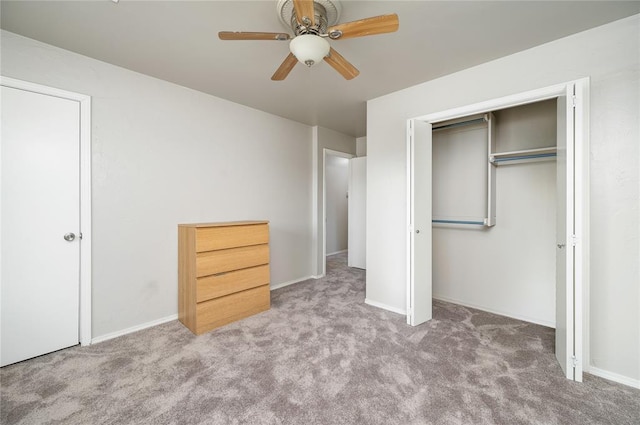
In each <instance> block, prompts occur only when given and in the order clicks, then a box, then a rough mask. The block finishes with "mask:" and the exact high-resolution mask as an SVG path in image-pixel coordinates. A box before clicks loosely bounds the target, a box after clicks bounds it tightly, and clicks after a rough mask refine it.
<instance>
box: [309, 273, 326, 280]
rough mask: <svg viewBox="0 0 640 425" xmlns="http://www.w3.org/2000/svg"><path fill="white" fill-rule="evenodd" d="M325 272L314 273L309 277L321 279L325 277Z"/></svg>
mask: <svg viewBox="0 0 640 425" xmlns="http://www.w3.org/2000/svg"><path fill="white" fill-rule="evenodd" d="M325 276H326V274H314V275H312V276H311V279H316V280H317V279H322V278H323V277H325Z"/></svg>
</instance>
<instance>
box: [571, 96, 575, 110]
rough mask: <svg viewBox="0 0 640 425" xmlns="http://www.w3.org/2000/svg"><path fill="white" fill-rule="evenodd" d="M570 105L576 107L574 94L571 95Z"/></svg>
mask: <svg viewBox="0 0 640 425" xmlns="http://www.w3.org/2000/svg"><path fill="white" fill-rule="evenodd" d="M571 106H572V107H573V109H575V108H576V95H575V94H574V95H573V96H571Z"/></svg>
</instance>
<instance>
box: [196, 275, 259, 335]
mask: <svg viewBox="0 0 640 425" xmlns="http://www.w3.org/2000/svg"><path fill="white" fill-rule="evenodd" d="M270 306H271V300H270V294H269V285H263V286H259V287H257V288H253V289H247V290H246V291H242V292H238V293H235V294H231V295H227V296H225V297H220V298H214V299H212V300H209V301H204V302H201V303H198V305H197V307H196V312H197V325H196V332H195V333H196V334H201V333H203V332H207V331H210V330H212V329H215V328H217V327H220V326H223V325H226V324H228V323H231V322H235V321H236V320H240V319H243V318H245V317H248V316H251V315H253V314H256V313H260V312H262V311H266V310H268V309H269V307H270Z"/></svg>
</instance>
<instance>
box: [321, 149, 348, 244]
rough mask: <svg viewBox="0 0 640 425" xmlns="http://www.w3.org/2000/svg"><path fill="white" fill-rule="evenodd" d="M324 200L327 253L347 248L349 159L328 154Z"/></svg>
mask: <svg viewBox="0 0 640 425" xmlns="http://www.w3.org/2000/svg"><path fill="white" fill-rule="evenodd" d="M325 173H326V174H325V183H326V185H327V186H326V188H325V200H326V202H327V205H326V212H327V240H326V244H327V248H326V250H327V255H331V254H335V253H338V252H341V251H344V250H346V249H347V240H348V239H347V238H348V229H349V227H348V214H347V212H348V211H349V209H348V205H347V192H348V190H349V160H348V159H347V158H343V157H340V156H335V155H328V156H327V160H326V164H325Z"/></svg>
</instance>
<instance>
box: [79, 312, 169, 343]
mask: <svg viewBox="0 0 640 425" xmlns="http://www.w3.org/2000/svg"><path fill="white" fill-rule="evenodd" d="M173 320H178V315H177V314H172V315H171V316H167V317H163V318H161V319H157V320H152V321H151V322H147V323H143V324H141V325H137V326H132V327H130V328H127V329H123V330H121V331H116V332H111V333H108V334H106V335H102V336H98V337H96V338H92V339H91V344H98V343H99V342H104V341H107V340H110V339H113V338H117V337H119V336H123V335H127V334H131V333H134V332H138V331H141V330H143V329H147V328H150V327H153V326H158V325H161V324H163V323H167V322H171V321H173Z"/></svg>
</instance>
